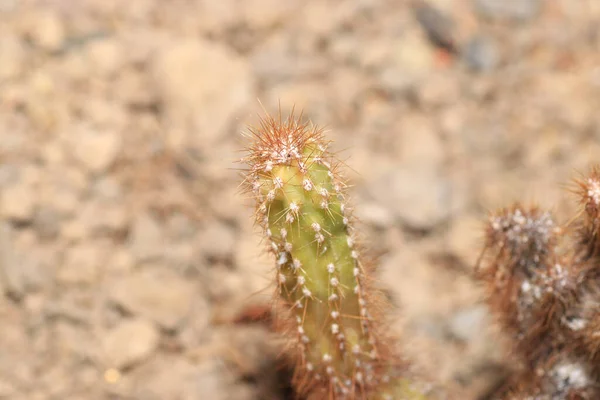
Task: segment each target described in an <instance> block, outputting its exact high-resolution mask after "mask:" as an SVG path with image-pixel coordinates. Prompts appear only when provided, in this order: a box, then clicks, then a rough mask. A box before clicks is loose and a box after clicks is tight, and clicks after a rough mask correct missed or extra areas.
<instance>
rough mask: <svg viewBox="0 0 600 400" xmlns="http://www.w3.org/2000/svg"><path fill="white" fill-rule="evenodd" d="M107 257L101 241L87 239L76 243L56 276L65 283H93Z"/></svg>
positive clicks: (67, 253)
mask: <svg viewBox="0 0 600 400" xmlns="http://www.w3.org/2000/svg"><path fill="white" fill-rule="evenodd" d="M105 258H106V252H105V251H103V249H102V248H101V247H100V244H99V243H95V242H90V241H86V242H83V243H80V244H76V245H74V246H73V247H71V248H69V249H68V250H67V252H66V255H65V261H64V262H63V263H62V264H61V265H60V267H59V269H58V272H57V276H56V278H57V280H58V281H59V282H60V283H63V284H68V285H72V284H82V285H91V284H93V283H95V282H96V280H97V279H98V277H99V274H100V268H101V266H103V265H104V262H105Z"/></svg>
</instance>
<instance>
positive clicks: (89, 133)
mask: <svg viewBox="0 0 600 400" xmlns="http://www.w3.org/2000/svg"><path fill="white" fill-rule="evenodd" d="M70 139H71V143H70V145H71V146H72V153H73V156H74V157H75V160H76V161H77V162H78V163H79V164H80V165H81V166H82V167H83V168H84V169H85V170H86V171H87V172H89V173H92V174H102V173H104V172H106V170H107V169H108V168H110V166H111V165H112V164H113V163H114V162H115V160H116V159H117V156H118V155H119V152H120V151H121V135H120V133H119V132H116V131H111V130H106V131H95V130H92V129H90V128H89V127H83V126H81V127H79V129H77V130H76V131H75V132H74V133H73V136H72V137H71V138H70Z"/></svg>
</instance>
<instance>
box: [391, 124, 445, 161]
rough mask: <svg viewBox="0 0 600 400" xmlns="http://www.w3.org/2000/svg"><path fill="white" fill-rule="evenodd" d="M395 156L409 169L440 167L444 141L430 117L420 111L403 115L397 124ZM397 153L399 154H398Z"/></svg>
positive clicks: (442, 159)
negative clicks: (396, 150) (396, 149)
mask: <svg viewBox="0 0 600 400" xmlns="http://www.w3.org/2000/svg"><path fill="white" fill-rule="evenodd" d="M398 131H399V135H398V141H399V143H398V148H399V150H398V152H395V153H396V154H397V155H396V154H395V155H396V157H397V159H398V160H399V161H401V162H402V165H403V166H406V167H407V168H409V169H414V170H417V169H438V170H439V169H441V167H442V163H443V162H444V157H445V154H444V151H445V149H444V143H443V142H442V139H441V138H440V136H439V135H438V132H437V131H436V130H435V126H434V124H433V122H432V121H431V118H429V117H427V116H425V115H424V114H422V113H410V114H406V115H403V116H402V118H401V119H400V122H399V125H398ZM398 153H399V154H398Z"/></svg>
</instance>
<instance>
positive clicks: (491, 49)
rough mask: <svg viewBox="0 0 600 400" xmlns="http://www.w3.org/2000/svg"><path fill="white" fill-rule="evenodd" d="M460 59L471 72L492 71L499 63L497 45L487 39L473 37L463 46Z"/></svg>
mask: <svg viewBox="0 0 600 400" xmlns="http://www.w3.org/2000/svg"><path fill="white" fill-rule="evenodd" d="M462 57H463V60H464V61H465V63H466V64H467V66H468V67H469V68H470V69H472V70H473V71H477V72H488V71H492V70H494V69H495V68H496V66H497V65H498V62H499V61H500V55H499V50H498V46H497V44H496V43H495V42H494V41H493V40H492V39H491V38H488V37H485V36H475V37H473V38H471V39H470V40H469V42H468V43H467V44H466V45H465V47H464V49H463V52H462Z"/></svg>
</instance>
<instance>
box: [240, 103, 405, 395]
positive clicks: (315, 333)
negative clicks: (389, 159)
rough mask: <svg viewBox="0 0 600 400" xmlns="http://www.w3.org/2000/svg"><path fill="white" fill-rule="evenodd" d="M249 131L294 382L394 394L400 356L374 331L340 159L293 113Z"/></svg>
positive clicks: (253, 189)
mask: <svg viewBox="0 0 600 400" xmlns="http://www.w3.org/2000/svg"><path fill="white" fill-rule="evenodd" d="M249 134H250V136H251V138H252V140H253V142H252V145H251V146H250V147H249V148H248V154H247V156H246V157H245V158H244V161H245V163H246V164H247V165H248V170H247V172H246V177H245V187H246V189H247V190H248V191H249V192H250V193H251V194H252V197H254V199H255V201H256V214H255V217H256V221H257V223H258V225H259V226H261V227H262V230H263V232H264V236H265V238H266V239H267V241H268V249H269V251H270V252H271V253H272V254H273V255H274V258H275V260H276V263H275V264H276V288H277V289H276V292H277V293H276V297H277V298H279V299H280V300H281V301H282V303H283V304H284V307H285V309H286V311H285V312H284V313H282V314H283V316H281V318H282V319H283V322H284V323H285V325H287V326H288V327H289V328H290V329H291V330H292V331H294V332H295V333H294V334H293V335H292V337H294V339H293V341H292V343H291V346H293V347H294V348H296V352H297V358H298V361H297V363H298V365H299V368H296V372H297V376H296V377H295V382H296V386H297V387H299V388H300V390H304V391H305V392H310V393H314V392H318V391H319V390H320V391H321V392H322V393H325V396H328V397H329V398H340V399H342V398H353V399H354V398H365V399H366V398H369V399H372V398H382V399H383V398H393V397H392V394H391V392H390V393H389V394H386V393H387V392H386V390H385V388H386V387H387V386H389V385H390V383H389V382H391V381H392V379H395V377H396V376H395V374H396V373H397V371H398V370H399V368H400V364H401V363H400V362H399V358H398V357H396V355H395V354H394V353H393V351H392V350H391V347H390V346H388V338H387V335H386V334H383V332H381V327H382V325H381V324H382V317H381V315H380V309H381V306H380V305H379V302H380V301H381V298H380V296H378V295H377V293H376V292H375V289H374V288H373V285H372V284H371V281H370V277H369V274H370V269H371V268H370V266H369V265H368V264H367V263H365V262H364V261H363V259H364V257H363V255H362V251H361V247H360V246H359V245H358V243H357V242H358V238H357V234H356V231H355V229H354V220H353V218H352V215H351V212H350V208H349V207H348V203H347V195H346V189H347V184H346V182H345V181H344V179H343V178H342V177H341V175H340V173H339V169H340V166H341V162H339V161H338V160H337V159H336V158H335V156H334V155H333V154H332V153H331V152H329V151H328V145H329V143H328V142H327V141H326V140H325V139H324V137H323V130H322V129H320V128H318V127H316V126H313V125H311V124H309V123H302V122H300V118H298V119H297V118H295V117H294V115H293V113H292V114H291V115H290V117H288V118H287V119H286V120H285V121H282V120H281V117H280V118H279V120H276V119H275V118H273V117H270V116H266V117H264V118H262V119H261V122H260V125H259V126H258V127H257V128H250V130H249ZM402 386H406V385H405V384H403V385H402ZM382 388H384V390H382ZM317 389H318V390H317ZM390 390H392V391H393V390H396V389H394V388H391V389H390ZM403 390H405V389H403ZM405 391H406V390H405ZM407 393H408V392H407ZM378 396H379V397H378Z"/></svg>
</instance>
